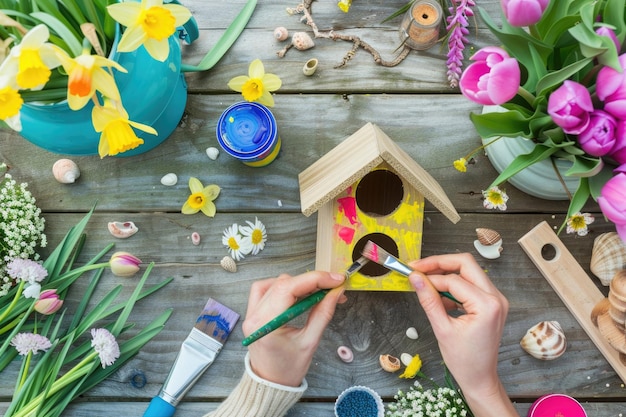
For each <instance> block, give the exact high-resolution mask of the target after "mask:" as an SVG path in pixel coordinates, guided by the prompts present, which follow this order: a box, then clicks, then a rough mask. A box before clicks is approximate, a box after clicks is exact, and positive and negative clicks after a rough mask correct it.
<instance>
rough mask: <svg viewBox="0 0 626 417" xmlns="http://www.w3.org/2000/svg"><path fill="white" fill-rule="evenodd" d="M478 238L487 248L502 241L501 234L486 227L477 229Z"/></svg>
mask: <svg viewBox="0 0 626 417" xmlns="http://www.w3.org/2000/svg"><path fill="white" fill-rule="evenodd" d="M476 237H478V241H479V242H480V243H482V244H483V245H485V246H491V245H495V244H497V243H498V242H500V241H501V240H502V237H501V236H500V233H498V232H496V231H495V230H493V229H487V228H484V227H479V228H478V229H476Z"/></svg>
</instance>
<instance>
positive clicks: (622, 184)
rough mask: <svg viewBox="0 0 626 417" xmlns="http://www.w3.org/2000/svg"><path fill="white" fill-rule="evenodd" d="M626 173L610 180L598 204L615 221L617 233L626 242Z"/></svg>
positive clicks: (603, 188)
mask: <svg viewBox="0 0 626 417" xmlns="http://www.w3.org/2000/svg"><path fill="white" fill-rule="evenodd" d="M624 201H626V173H623V172H619V173H618V174H617V175H615V176H614V177H613V178H611V179H610V180H608V181H607V182H606V184H604V187H602V191H601V192H600V196H599V197H598V204H599V205H600V209H601V210H602V213H604V215H605V216H606V218H607V219H609V220H610V221H612V222H613V223H615V227H616V229H617V233H618V234H619V237H620V238H621V239H622V241H624V242H626V204H624Z"/></svg>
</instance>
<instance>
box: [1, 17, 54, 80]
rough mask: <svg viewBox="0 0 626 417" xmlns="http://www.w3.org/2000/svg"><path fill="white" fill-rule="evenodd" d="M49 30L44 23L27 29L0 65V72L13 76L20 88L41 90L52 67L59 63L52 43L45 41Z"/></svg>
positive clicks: (48, 35) (48, 77)
mask: <svg viewBox="0 0 626 417" xmlns="http://www.w3.org/2000/svg"><path fill="white" fill-rule="evenodd" d="M49 37H50V31H49V30H48V27H47V26H46V25H37V26H35V27H34V28H32V29H31V30H29V31H28V32H27V33H26V34H25V35H24V37H23V38H22V41H21V42H20V43H19V45H16V46H14V47H13V48H11V52H10V53H9V55H8V56H7V57H6V59H5V60H4V62H2V65H1V66H0V74H2V75H7V76H9V75H12V76H13V77H15V80H16V83H17V87H19V88H20V89H30V90H41V89H42V88H43V87H44V85H45V84H46V83H47V82H48V80H49V79H50V74H51V73H52V71H51V70H52V69H54V68H56V67H58V66H59V65H60V61H59V59H58V58H57V55H56V54H55V50H54V47H53V45H52V44H49V43H47V41H48V38H49Z"/></svg>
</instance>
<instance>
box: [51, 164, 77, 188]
mask: <svg viewBox="0 0 626 417" xmlns="http://www.w3.org/2000/svg"><path fill="white" fill-rule="evenodd" d="M52 175H54V178H55V179H56V180H57V181H58V182H60V183H61V184H72V183H74V182H76V179H77V178H78V177H80V169H79V168H78V165H76V162H74V161H72V160H71V159H59V160H58V161H56V162H55V163H54V165H52Z"/></svg>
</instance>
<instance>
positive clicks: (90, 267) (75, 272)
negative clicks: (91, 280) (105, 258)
mask: <svg viewBox="0 0 626 417" xmlns="http://www.w3.org/2000/svg"><path fill="white" fill-rule="evenodd" d="M110 265H111V263H110V262H102V263H99V264H91V265H85V266H81V267H80V268H76V269H73V270H71V271H68V272H66V273H64V274H61V275H59V277H58V278H57V280H61V279H65V278H68V277H71V276H74V275H80V274H82V273H83V272H87V271H92V270H94V269H99V268H106V267H108V266H110Z"/></svg>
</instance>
